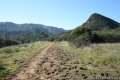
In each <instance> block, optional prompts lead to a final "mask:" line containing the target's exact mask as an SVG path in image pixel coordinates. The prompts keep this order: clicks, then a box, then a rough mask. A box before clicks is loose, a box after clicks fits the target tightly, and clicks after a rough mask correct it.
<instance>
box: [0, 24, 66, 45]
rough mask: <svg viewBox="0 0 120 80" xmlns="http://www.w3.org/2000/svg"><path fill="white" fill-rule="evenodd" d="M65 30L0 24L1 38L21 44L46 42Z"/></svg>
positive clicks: (42, 26)
mask: <svg viewBox="0 0 120 80" xmlns="http://www.w3.org/2000/svg"><path fill="white" fill-rule="evenodd" d="M64 31H65V30H64V29H62V28H56V27H52V26H45V25H42V24H32V23H31V24H16V23H12V22H0V38H1V39H4V40H14V41H17V42H19V43H26V42H33V41H38V40H46V39H47V38H48V37H50V36H53V35H57V34H60V33H63V32H64Z"/></svg>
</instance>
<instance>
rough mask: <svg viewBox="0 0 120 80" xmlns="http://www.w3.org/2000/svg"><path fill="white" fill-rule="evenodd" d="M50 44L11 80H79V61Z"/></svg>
mask: <svg viewBox="0 0 120 80" xmlns="http://www.w3.org/2000/svg"><path fill="white" fill-rule="evenodd" d="M73 58H74V57H73V56H72V55H71V54H69V53H67V52H66V51H64V50H63V49H62V48H61V47H60V46H58V44H56V43H52V44H50V45H49V46H48V47H47V48H46V49H44V50H43V51H42V52H41V53H40V54H39V55H37V56H36V57H34V58H33V59H32V60H31V62H30V63H29V64H28V65H26V66H25V68H24V69H23V70H22V71H20V72H19V73H18V74H16V76H14V77H13V78H12V79H11V80H80V72H79V69H80V68H79V67H78V65H79V61H77V60H74V59H73Z"/></svg>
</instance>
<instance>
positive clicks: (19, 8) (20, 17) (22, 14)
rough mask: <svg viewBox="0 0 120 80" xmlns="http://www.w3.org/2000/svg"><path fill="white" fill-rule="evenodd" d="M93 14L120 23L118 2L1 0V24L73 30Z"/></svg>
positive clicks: (92, 0) (97, 0)
mask: <svg viewBox="0 0 120 80" xmlns="http://www.w3.org/2000/svg"><path fill="white" fill-rule="evenodd" d="M92 13H100V14H102V15H105V16H107V17H110V18H112V19H114V20H116V21H118V22H120V0H0V22H15V23H18V24H21V23H36V24H44V25H47V26H55V27H59V28H64V29H67V30H69V29H73V28H75V27H77V26H79V25H81V24H82V23H84V22H85V21H86V20H87V19H88V17H89V16H90V15H91V14H92Z"/></svg>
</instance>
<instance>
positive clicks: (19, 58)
mask: <svg viewBox="0 0 120 80" xmlns="http://www.w3.org/2000/svg"><path fill="white" fill-rule="evenodd" d="M47 44H48V42H35V43H30V44H23V45H18V46H11V47H6V48H1V49H0V80H4V78H5V77H6V76H8V75H11V74H13V73H15V72H16V71H17V70H18V69H19V68H20V66H21V65H23V64H24V63H25V62H27V61H28V60H29V59H30V58H31V57H33V56H34V55H36V54H37V52H38V51H39V50H40V49H43V48H44V47H46V46H47Z"/></svg>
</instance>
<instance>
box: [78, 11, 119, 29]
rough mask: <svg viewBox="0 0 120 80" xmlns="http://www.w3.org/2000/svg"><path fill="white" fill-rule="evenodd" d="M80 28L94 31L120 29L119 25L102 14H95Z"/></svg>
mask: <svg viewBox="0 0 120 80" xmlns="http://www.w3.org/2000/svg"><path fill="white" fill-rule="evenodd" d="M80 27H86V28H89V29H92V30H101V29H114V28H118V27H119V23H118V22H116V21H114V20H112V19H110V18H108V17H105V16H103V15H101V14H98V13H94V14H92V15H91V16H90V17H89V19H88V20H87V21H86V22H85V23H84V24H83V25H81V26H80Z"/></svg>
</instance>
